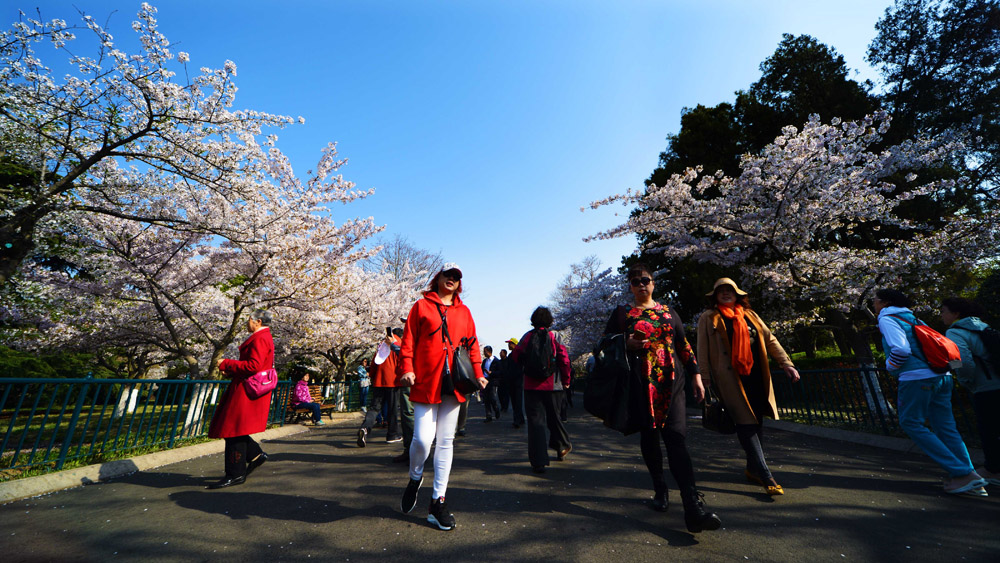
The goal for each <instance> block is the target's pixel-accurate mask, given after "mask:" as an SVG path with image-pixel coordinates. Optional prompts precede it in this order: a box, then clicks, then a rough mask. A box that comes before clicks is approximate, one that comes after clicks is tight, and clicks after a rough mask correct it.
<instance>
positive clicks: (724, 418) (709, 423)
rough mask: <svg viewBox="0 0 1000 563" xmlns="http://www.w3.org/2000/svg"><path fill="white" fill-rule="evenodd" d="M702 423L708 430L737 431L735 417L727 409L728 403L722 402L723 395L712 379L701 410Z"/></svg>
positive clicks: (732, 432) (719, 431)
mask: <svg viewBox="0 0 1000 563" xmlns="http://www.w3.org/2000/svg"><path fill="white" fill-rule="evenodd" d="M701 425H702V426H704V427H705V429H707V430H711V431H712V432H718V433H719V434H734V433H736V424H735V423H734V422H733V417H732V416H730V414H729V411H727V410H726V405H725V404H724V403H723V402H722V397H721V396H720V395H719V392H718V390H716V389H715V381H710V382H709V385H708V387H706V388H705V404H704V405H702V410H701Z"/></svg>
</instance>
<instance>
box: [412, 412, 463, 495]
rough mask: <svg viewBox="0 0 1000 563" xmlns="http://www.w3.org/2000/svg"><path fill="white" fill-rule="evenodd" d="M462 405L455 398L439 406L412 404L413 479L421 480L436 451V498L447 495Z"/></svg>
mask: <svg viewBox="0 0 1000 563" xmlns="http://www.w3.org/2000/svg"><path fill="white" fill-rule="evenodd" d="M459 405H460V403H459V402H458V399H456V398H454V397H444V398H442V399H441V402H440V403H438V404H436V405H429V404H427V403H413V441H412V442H410V479H420V477H421V476H422V475H423V474H424V463H425V462H426V461H427V456H428V455H430V453H431V444H432V443H433V442H434V440H435V438H436V439H437V447H436V448H435V449H434V498H441V497H443V496H445V491H446V490H447V489H448V476H449V475H450V474H451V460H452V457H453V454H454V447H453V446H454V442H455V428H456V426H458V410H459V408H458V407H459Z"/></svg>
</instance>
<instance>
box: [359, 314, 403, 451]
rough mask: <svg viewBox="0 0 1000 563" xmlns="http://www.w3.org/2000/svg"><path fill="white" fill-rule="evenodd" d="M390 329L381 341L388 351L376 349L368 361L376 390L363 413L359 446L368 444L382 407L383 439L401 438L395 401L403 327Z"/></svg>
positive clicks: (394, 439)
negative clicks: (384, 431) (381, 352)
mask: <svg viewBox="0 0 1000 563" xmlns="http://www.w3.org/2000/svg"><path fill="white" fill-rule="evenodd" d="M391 332H392V334H391V335H390V334H387V335H386V336H385V338H384V339H383V340H382V343H381V344H380V347H382V345H384V348H383V350H387V351H388V353H387V354H385V355H381V354H379V353H377V354H376V356H375V358H373V359H372V363H371V364H370V367H371V370H370V371H371V373H372V374H374V378H373V379H374V380H373V381H372V384H373V385H374V387H375V392H374V393H373V394H372V405H371V408H370V409H368V412H366V413H365V419H364V420H363V421H362V422H361V428H358V447H359V448H363V447H365V445H366V444H367V441H368V433H369V432H371V429H372V427H373V426H375V422H376V420H377V419H378V418H379V413H381V412H383V409H384V412H385V414H384V415H383V416H382V419H383V420H384V421H385V423H386V434H385V441H386V442H387V443H389V444H394V443H396V442H402V441H403V435H402V434H400V433H399V417H398V416H397V414H396V413H397V412H398V411H399V405H398V404H396V401H397V399H398V398H399V395H398V394H397V393H396V376H397V373H396V368H397V365H398V363H399V352H400V342H401V341H402V340H401V336H402V335H403V330H402V329H400V328H396V329H393V330H392V331H391ZM379 360H381V362H380V361H379Z"/></svg>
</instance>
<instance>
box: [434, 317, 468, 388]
mask: <svg viewBox="0 0 1000 563" xmlns="http://www.w3.org/2000/svg"><path fill="white" fill-rule="evenodd" d="M435 305H436V304H435ZM437 309H438V313H439V314H440V315H441V327H440V328H439V329H438V330H440V331H441V342H443V343H447V344H448V345H449V346H454V345H453V344H452V342H451V334H449V333H448V317H447V316H446V315H445V314H444V309H442V308H441V306H440V305H437ZM432 334H433V333H432ZM475 343H476V337H475V336H473V337H471V338H470V337H466V338H463V339H462V340H461V341H459V343H458V346H454V348H455V351H454V352H453V353H452V355H451V358H448V356H445V358H444V373H442V374H441V375H442V377H441V395H442V396H445V395H446V394H448V393H451V392H453V391H458V392H459V393H461V394H463V395H471V394H472V393H475V392H476V391H478V390H479V383H478V382H477V381H476V370H475V368H473V366H472V358H471V356H470V355H469V349H470V348H471V347H472V346H474V345H475Z"/></svg>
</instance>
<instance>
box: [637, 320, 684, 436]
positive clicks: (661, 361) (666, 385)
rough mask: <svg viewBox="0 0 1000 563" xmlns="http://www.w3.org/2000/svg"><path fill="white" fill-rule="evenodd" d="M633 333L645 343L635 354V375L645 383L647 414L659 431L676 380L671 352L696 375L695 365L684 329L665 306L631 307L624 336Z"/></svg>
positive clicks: (668, 406) (665, 415) (665, 416)
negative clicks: (644, 338)
mask: <svg viewBox="0 0 1000 563" xmlns="http://www.w3.org/2000/svg"><path fill="white" fill-rule="evenodd" d="M636 332H641V333H643V334H645V335H646V338H647V339H648V340H649V343H648V344H647V347H646V349H645V351H644V352H643V351H640V352H639V370H640V371H639V373H640V376H644V377H645V381H646V382H648V384H649V414H650V416H651V417H652V421H653V428H662V427H663V425H664V421H665V420H666V418H667V409H669V408H670V400H671V396H672V395H673V384H674V379H675V378H676V374H675V373H674V362H673V356H674V353H676V354H677V356H678V357H679V358H680V359H681V362H683V363H684V365H685V367H686V368H687V369H688V371H690V372H691V373H698V365H697V363H696V361H695V356H694V352H693V351H692V350H691V345H690V344H689V343H688V341H687V338H685V336H684V327H683V325H682V324H681V323H680V319H678V318H677V317H675V316H674V315H672V314H671V310H670V308H669V307H665V306H663V305H661V304H659V303H657V304H656V305H655V306H653V307H651V308H649V309H641V308H639V307H632V308H631V309H630V310H629V311H628V313H626V334H627V335H629V336H632V335H633V334H635V333H636Z"/></svg>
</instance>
